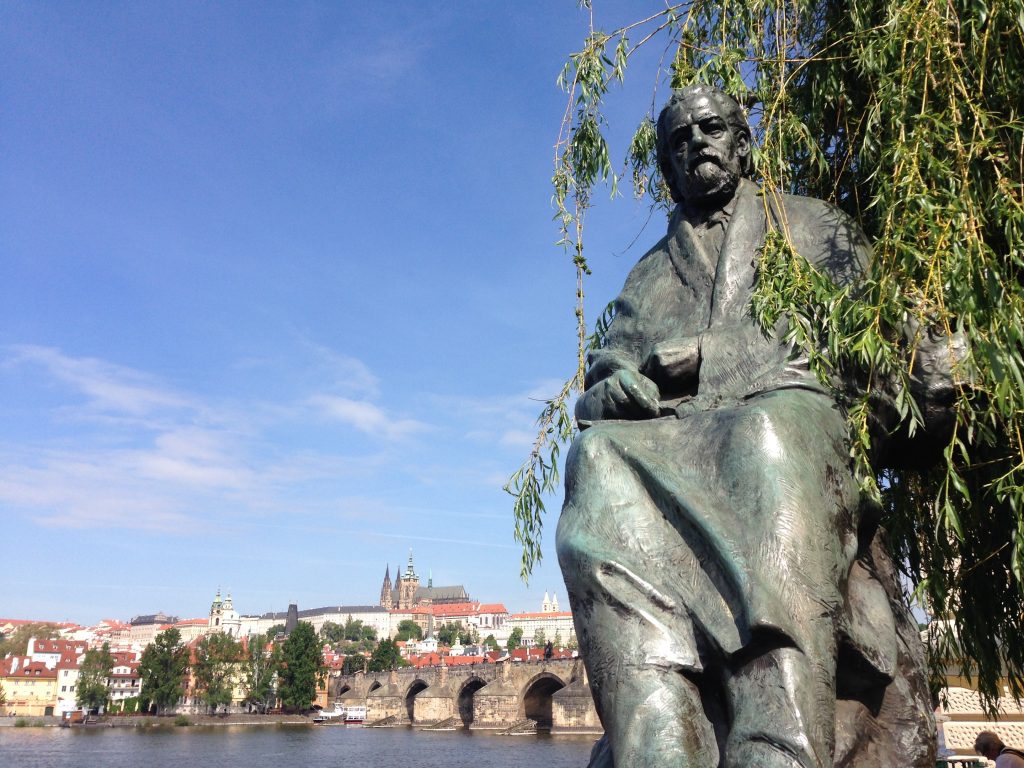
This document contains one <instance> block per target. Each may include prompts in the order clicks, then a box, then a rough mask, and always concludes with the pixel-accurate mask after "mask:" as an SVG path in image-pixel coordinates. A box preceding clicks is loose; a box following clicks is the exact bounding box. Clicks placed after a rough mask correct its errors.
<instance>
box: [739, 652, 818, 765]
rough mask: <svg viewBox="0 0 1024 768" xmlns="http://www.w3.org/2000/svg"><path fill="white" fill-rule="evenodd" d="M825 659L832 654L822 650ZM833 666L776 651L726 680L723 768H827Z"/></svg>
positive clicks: (750, 662)
mask: <svg viewBox="0 0 1024 768" xmlns="http://www.w3.org/2000/svg"><path fill="white" fill-rule="evenodd" d="M821 650H822V651H824V653H823V655H824V657H825V658H831V656H832V655H833V654H832V653H828V652H827V651H826V650H825V649H821ZM830 670H834V665H831V664H824V665H823V664H815V663H812V662H811V660H810V659H809V658H808V656H807V655H806V654H805V653H804V652H803V651H800V650H798V649H796V648H792V647H785V648H775V649H773V650H770V651H767V652H765V653H763V654H761V655H760V656H758V657H757V658H755V659H752V660H750V661H747V662H746V663H745V664H743V665H742V666H740V667H739V669H737V670H736V671H734V672H732V673H731V674H730V675H728V678H727V681H726V691H727V694H728V699H729V708H730V710H731V712H732V726H731V728H730V730H729V737H728V741H727V742H726V748H725V760H724V761H723V766H725V768H747V767H748V766H759V768H798V767H799V768H831V765H832V750H833V745H834V742H835V737H834V728H833V721H834V713H835V697H834V693H833V690H832V689H833V683H832V679H831V674H834V672H830Z"/></svg>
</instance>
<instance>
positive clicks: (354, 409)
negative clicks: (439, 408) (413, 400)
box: [308, 395, 428, 440]
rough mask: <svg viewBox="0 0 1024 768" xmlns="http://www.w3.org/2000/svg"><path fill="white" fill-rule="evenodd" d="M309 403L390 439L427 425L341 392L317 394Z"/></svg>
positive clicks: (376, 434)
mask: <svg viewBox="0 0 1024 768" xmlns="http://www.w3.org/2000/svg"><path fill="white" fill-rule="evenodd" d="M308 403H309V405H311V406H312V407H313V408H316V409H318V410H319V411H321V412H322V413H324V414H325V415H327V416H329V417H330V418H332V419H335V420H337V421H340V422H341V423H343V424H348V425H349V426H351V427H354V428H356V429H358V430H359V431H360V432H363V433H365V434H367V435H372V436H374V437H381V438H384V439H387V440H398V439H402V438H406V437H409V436H411V435H414V434H416V433H418V432H423V431H424V430H426V429H428V426H427V424H425V423H424V422H422V421H417V420H416V419H403V418H395V417H393V416H390V415H388V414H387V413H385V412H384V410H383V409H382V408H380V407H379V406H377V405H374V404H373V403H371V402H368V401H366V400H352V399H351V398H347V397H341V396H338V395H314V396H313V397H311V398H309V400H308Z"/></svg>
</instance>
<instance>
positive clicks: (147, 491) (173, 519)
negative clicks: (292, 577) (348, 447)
mask: <svg viewBox="0 0 1024 768" xmlns="http://www.w3.org/2000/svg"><path fill="white" fill-rule="evenodd" d="M7 352H8V354H7V355H6V356H5V358H4V359H3V360H2V361H0V374H2V373H3V372H4V370H6V371H8V372H10V371H13V370H18V371H19V372H26V371H27V372H28V375H29V376H30V379H29V382H30V383H29V386H30V387H32V388H36V387H49V388H51V389H52V388H54V386H56V387H57V389H58V391H59V390H60V388H61V387H64V388H68V389H70V392H71V394H70V395H68V396H64V397H62V398H59V400H58V402H59V403H60V404H58V405H56V406H52V407H51V410H49V411H43V412H40V413H39V418H40V426H41V427H45V429H41V430H40V434H39V435H33V436H32V437H31V438H28V439H22V440H18V439H16V438H14V437H10V436H5V435H4V434H3V432H2V431H0V510H2V509H3V508H5V507H6V508H7V509H9V510H11V509H14V510H19V511H21V512H23V513H24V514H25V515H26V516H27V517H29V518H31V519H33V520H35V521H36V522H37V523H39V524H42V525H46V526H56V527H69V528H88V527H102V528H121V529H135V530H147V531H156V532H195V531H199V530H212V529H219V528H221V527H224V526H228V527H231V528H236V527H237V521H238V520H244V519H248V520H253V519H273V518H275V517H278V518H280V517H281V516H282V515H287V514H288V513H289V512H290V511H294V510H304V511H305V512H306V513H313V514H324V513H329V514H332V515H334V516H335V517H337V518H340V519H359V518H360V517H364V516H365V515H366V514H367V513H366V510H367V509H369V508H370V507H371V506H372V502H371V501H369V500H367V501H365V502H364V503H361V504H354V503H349V502H351V501H352V499H351V497H349V498H348V499H345V498H340V499H339V498H338V492H339V490H340V486H339V483H341V482H342V481H343V479H345V478H347V479H349V480H351V479H352V478H356V477H361V478H364V479H365V478H370V477H372V476H374V475H375V474H376V473H378V472H382V471H384V470H385V469H386V468H387V466H388V463H389V460H388V457H387V456H386V455H385V454H383V453H381V452H380V451H377V450H371V451H359V450H358V449H353V450H354V451H356V452H354V453H353V454H352V455H346V454H342V453H337V452H335V451H334V450H333V449H332V448H329V447H328V448H324V447H322V446H319V445H315V444H314V445H304V444H302V439H301V437H299V438H298V439H297V440H293V439H292V438H293V436H294V435H296V434H297V433H299V432H301V431H302V428H303V423H304V422H305V423H306V425H308V423H309V422H310V421H314V422H318V423H320V424H322V423H323V420H324V414H325V413H327V414H329V415H330V416H331V417H332V418H333V419H335V420H337V421H341V422H342V423H345V424H348V425H349V426H353V427H355V428H356V429H358V430H360V431H361V432H365V433H367V434H374V435H377V436H379V437H384V438H386V439H388V440H394V439H397V438H400V437H403V436H406V435H410V434H413V433H415V432H419V431H422V430H423V429H425V425H424V424H422V423H421V422H418V421H415V420H412V419H401V418H394V417H391V416H389V414H387V413H386V412H385V410H384V408H383V407H381V406H378V405H375V404H372V403H370V402H368V401H362V400H354V399H349V398H345V397H342V396H333V395H332V396H314V397H313V398H312V400H313V402H314V403H315V404H316V406H315V410H313V409H311V407H310V402H309V401H308V399H306V398H301V399H297V400H295V401H292V402H283V403H273V402H266V401H243V400H232V399H228V400H227V401H213V400H211V399H210V398H205V397H203V396H200V395H198V394H193V393H182V392H179V391H176V390H175V389H174V388H173V387H170V386H167V385H166V384H165V383H163V382H162V381H161V380H160V379H158V378H157V377H154V376H151V375H148V374H146V373H145V372H142V371H138V370H135V369H132V368H128V367H125V366H120V365H116V364H114V363H110V362H107V361H104V360H99V359H96V358H87V357H74V356H70V355H67V354H65V353H63V352H61V351H60V350H58V349H54V348H50V347H41V346H29V345H23V346H18V347H11V348H8V350H7ZM318 353H319V355H320V357H321V358H323V359H324V360H329V361H330V363H331V365H332V366H333V368H334V370H335V371H336V372H338V374H339V376H340V377H342V378H344V379H345V380H346V381H349V382H352V389H353V390H354V391H358V392H361V393H364V394H369V393H372V392H375V391H376V377H375V376H374V375H373V373H372V371H370V369H369V368H368V367H367V366H365V365H364V364H363V363H362V362H361V361H359V360H356V359H354V358H350V357H345V356H344V355H338V354H333V353H332V352H331V351H330V350H328V349H326V348H322V347H321V348H318ZM61 401H62V402H61ZM69 414H70V415H71V419H68V415H69ZM254 414H255V415H254ZM69 423H70V425H69ZM275 430H276V431H275ZM280 430H286V431H287V436H286V437H285V438H284V439H283V440H282V439H281V432H280ZM349 442H351V441H349ZM377 513H379V510H378V511H377ZM375 514H376V513H375Z"/></svg>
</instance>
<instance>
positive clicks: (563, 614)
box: [509, 611, 572, 621]
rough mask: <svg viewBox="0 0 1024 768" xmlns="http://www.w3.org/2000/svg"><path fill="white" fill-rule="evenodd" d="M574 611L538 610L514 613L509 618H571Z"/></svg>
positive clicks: (513, 619)
mask: <svg viewBox="0 0 1024 768" xmlns="http://www.w3.org/2000/svg"><path fill="white" fill-rule="evenodd" d="M571 618H572V611H548V612H547V613H545V612H543V611H537V612H535V613H513V614H512V615H511V616H509V619H511V620H512V621H515V620H516V619H571Z"/></svg>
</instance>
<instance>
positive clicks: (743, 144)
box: [736, 131, 750, 157]
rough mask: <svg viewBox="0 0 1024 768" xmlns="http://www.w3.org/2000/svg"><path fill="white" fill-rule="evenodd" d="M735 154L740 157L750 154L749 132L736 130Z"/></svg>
mask: <svg viewBox="0 0 1024 768" xmlns="http://www.w3.org/2000/svg"><path fill="white" fill-rule="evenodd" d="M736 154H737V155H739V156H740V157H746V156H747V155H749V154H750V134H748V133H747V132H746V131H737V133H736Z"/></svg>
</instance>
